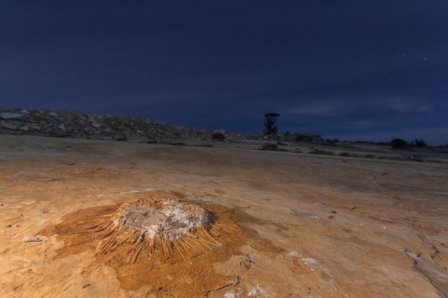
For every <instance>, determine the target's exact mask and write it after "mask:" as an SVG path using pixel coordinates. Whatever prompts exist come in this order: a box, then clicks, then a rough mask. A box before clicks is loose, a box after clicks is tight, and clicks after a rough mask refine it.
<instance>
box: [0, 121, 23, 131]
mask: <svg viewBox="0 0 448 298" xmlns="http://www.w3.org/2000/svg"><path fill="white" fill-rule="evenodd" d="M0 127H2V128H6V129H13V130H15V129H18V128H19V126H18V125H17V124H14V123H12V122H8V121H0Z"/></svg>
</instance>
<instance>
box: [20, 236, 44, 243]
mask: <svg viewBox="0 0 448 298" xmlns="http://www.w3.org/2000/svg"><path fill="white" fill-rule="evenodd" d="M22 241H23V242H41V241H42V239H40V238H39V237H37V236H25V237H23V239H22Z"/></svg>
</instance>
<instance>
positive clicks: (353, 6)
mask: <svg viewBox="0 0 448 298" xmlns="http://www.w3.org/2000/svg"><path fill="white" fill-rule="evenodd" d="M0 106H3V107H18V108H31V107H34V108H51V109H62V110H73V111H79V112H88V113H100V114H103V113H109V114H122V115H131V116H143V117H148V118H152V119H157V120H161V121H164V122H170V123H176V124H181V125H185V126H188V127H196V128H209V129H226V130H232V131H241V132H261V131H262V129H263V127H262V123H263V114H264V113H265V112H271V111H272V112H279V113H280V114H281V116H280V123H279V124H280V130H281V131H290V132H301V133H318V134H322V135H323V136H326V137H338V138H341V139H349V140H356V139H364V140H390V139H391V138H393V137H403V138H406V139H410V138H415V137H422V138H424V139H425V140H427V141H429V143H431V144H446V143H448V1H447V0H376V1H360V0H347V1H344V0H343V1H335V0H321V1H318V0H315V1H312V0H306V1H301V0H294V1H262V0H256V1H255V0H254V1H244V0H226V1H210V0H207V1H205V0H195V1H185V0H178V1H171V0H163V1H156V0H154V1H149V0H147V1H113V0H107V1H93V0H91V1H81V0H77V1H68V0H55V1H45V0H41V1H36V0H29V1H26V0H22V1H21V0H1V1H0Z"/></svg>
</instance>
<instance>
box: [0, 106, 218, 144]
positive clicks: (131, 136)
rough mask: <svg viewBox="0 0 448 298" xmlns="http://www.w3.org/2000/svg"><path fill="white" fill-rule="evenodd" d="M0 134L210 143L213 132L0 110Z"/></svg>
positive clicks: (117, 119)
mask: <svg viewBox="0 0 448 298" xmlns="http://www.w3.org/2000/svg"><path fill="white" fill-rule="evenodd" d="M0 134H20V135H37V136H54V137H74V138H92V139H114V140H122V141H124V140H130V141H150V142H164V141H166V140H172V139H202V140H206V139H208V140H209V139H210V138H211V136H212V134H213V132H211V131H207V130H200V129H189V128H185V127H181V126H176V125H170V124H165V123H162V122H159V121H154V120H150V119H143V118H135V117H123V116H112V115H92V114H81V113H73V112H62V111H52V110H40V109H5V108H0Z"/></svg>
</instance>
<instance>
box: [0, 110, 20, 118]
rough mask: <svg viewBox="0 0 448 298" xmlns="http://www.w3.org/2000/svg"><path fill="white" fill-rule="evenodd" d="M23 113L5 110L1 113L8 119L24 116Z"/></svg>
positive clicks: (0, 114)
mask: <svg viewBox="0 0 448 298" xmlns="http://www.w3.org/2000/svg"><path fill="white" fill-rule="evenodd" d="M22 117H23V115H22V114H19V113H12V112H4V113H0V118H2V119H5V120H8V119H17V118H22Z"/></svg>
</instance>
